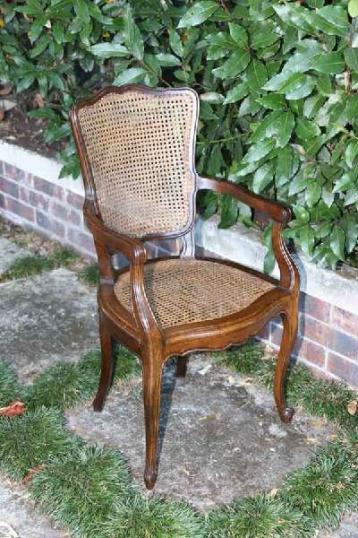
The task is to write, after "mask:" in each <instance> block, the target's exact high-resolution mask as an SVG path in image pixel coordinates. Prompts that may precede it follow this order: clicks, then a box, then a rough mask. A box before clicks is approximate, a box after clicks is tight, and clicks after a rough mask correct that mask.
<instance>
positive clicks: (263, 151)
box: [242, 139, 275, 164]
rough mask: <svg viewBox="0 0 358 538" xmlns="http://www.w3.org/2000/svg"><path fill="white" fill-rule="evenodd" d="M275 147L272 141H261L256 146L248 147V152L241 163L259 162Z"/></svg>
mask: <svg viewBox="0 0 358 538" xmlns="http://www.w3.org/2000/svg"><path fill="white" fill-rule="evenodd" d="M274 147H275V141H274V140H268V139H266V140H262V141H260V142H258V143H257V144H253V145H252V146H250V148H249V151H248V152H247V154H246V155H245V157H244V158H243V160H242V162H243V163H247V164H250V163H255V162H256V161H260V160H261V159H263V158H264V157H266V155H268V154H269V153H270V151H271V150H272V149H273V148H274Z"/></svg>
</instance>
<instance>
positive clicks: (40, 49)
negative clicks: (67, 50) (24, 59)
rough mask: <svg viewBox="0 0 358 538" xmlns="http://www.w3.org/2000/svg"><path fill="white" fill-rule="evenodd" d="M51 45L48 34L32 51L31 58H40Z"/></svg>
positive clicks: (41, 38) (42, 37)
mask: <svg viewBox="0 0 358 538" xmlns="http://www.w3.org/2000/svg"><path fill="white" fill-rule="evenodd" d="M49 43H50V38H49V36H48V35H47V34H45V35H43V36H41V37H40V39H39V40H38V41H37V43H36V46H35V47H34V48H33V49H31V50H30V53H29V56H30V58H36V57H37V56H40V54H42V53H43V52H44V50H46V49H47V47H48V45H49Z"/></svg>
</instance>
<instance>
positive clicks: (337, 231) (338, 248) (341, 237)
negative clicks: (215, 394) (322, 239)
mask: <svg viewBox="0 0 358 538" xmlns="http://www.w3.org/2000/svg"><path fill="white" fill-rule="evenodd" d="M329 244H330V247H331V249H332V252H333V254H335V255H336V256H337V258H339V259H340V260H344V258H345V244H346V234H345V231H344V230H343V228H341V227H340V226H335V227H334V228H333V230H332V233H331V238H330V243H329Z"/></svg>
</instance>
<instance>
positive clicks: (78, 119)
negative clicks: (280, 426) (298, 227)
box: [70, 84, 299, 489]
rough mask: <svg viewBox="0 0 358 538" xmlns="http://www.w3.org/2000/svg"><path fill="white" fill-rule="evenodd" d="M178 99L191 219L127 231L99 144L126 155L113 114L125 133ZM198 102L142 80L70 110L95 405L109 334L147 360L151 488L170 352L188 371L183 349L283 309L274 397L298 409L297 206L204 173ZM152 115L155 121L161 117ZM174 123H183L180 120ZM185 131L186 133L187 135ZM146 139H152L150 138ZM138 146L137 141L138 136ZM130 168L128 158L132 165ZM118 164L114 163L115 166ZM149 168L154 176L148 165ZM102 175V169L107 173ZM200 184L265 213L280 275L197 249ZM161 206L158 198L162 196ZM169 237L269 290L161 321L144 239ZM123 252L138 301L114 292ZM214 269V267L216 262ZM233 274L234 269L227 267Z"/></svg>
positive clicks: (214, 345)
mask: <svg viewBox="0 0 358 538" xmlns="http://www.w3.org/2000/svg"><path fill="white" fill-rule="evenodd" d="M133 96H134V97H133ZM127 98H128V99H131V98H133V99H134V100H135V99H139V100H140V103H139V104H140V106H139V108H138V111H139V112H138V111H135V112H136V113H133V110H130V111H129V112H128V110H127V109H126V108H125V103H126V99H127ZM171 99H172V101H173V103H174V104H173V107H174V108H171V109H170V110H171V113H173V110H174V109H175V106H176V103H177V102H181V101H180V100H181V99H186V100H187V102H186V103H185V106H190V114H189V113H188V110H189V109H185V110H184V112H185V114H188V116H187V123H188V125H187V129H186V130H185V129H184V130H182V131H180V129H179V130H178V129H177V130H178V133H179V134H178V136H179V142H180V143H181V144H182V145H183V147H185V148H186V150H187V153H186V157H185V159H184V161H185V162H184V168H185V169H186V171H187V172H188V174H189V178H190V181H191V185H190V188H189V189H188V190H187V192H186V193H185V196H186V200H187V215H186V217H185V218H186V219H187V220H186V222H184V221H183V222H181V223H179V225H178V227H177V229H174V230H173V229H164V230H163V229H159V230H156V229H155V227H154V229H149V231H148V229H145V230H144V231H143V230H139V232H137V233H136V232H135V231H134V232H133V230H130V231H128V229H126V227H127V228H128V226H129V224H130V221H131V217H130V214H129V217H128V216H126V215H127V214H126V215H125V218H124V220H123V219H122V224H121V225H120V226H119V227H118V226H117V227H116V226H112V225H111V222H110V219H109V218H108V217H107V218H104V213H106V211H107V207H106V202H105V201H104V202H103V196H102V201H100V196H99V194H98V191H99V190H100V188H101V183H100V180H99V179H98V178H97V179H96V174H97V175H98V170H100V171H101V170H102V169H101V163H99V162H98V161H100V160H101V151H102V150H103V159H106V158H107V159H109V160H110V159H111V158H117V155H118V154H120V153H121V147H120V146H121V143H124V142H121V143H119V144H118V146H117V147H116V146H113V145H112V146H111V145H110V144H109V139H110V138H111V131H112V129H113V128H114V127H113V125H114V124H113V121H114V122H115V124H116V125H117V126H118V124H121V122H122V120H123V125H119V128H123V130H124V131H125V134H124V136H127V135H128V136H130V133H129V127H128V122H127V123H126V121H128V118H133V123H134V126H133V128H134V130H136V129H140V128H141V125H140V118H141V117H142V116H141V114H142V113H143V110H144V111H145V106H148V107H149V108H148V111H149V112H150V113H151V114H153V113H154V114H155V113H156V110H157V108H156V107H158V106H159V107H160V106H162V104H163V103H166V102H167V101H170V100H171ZM176 100H177V101H176ZM112 101H113V102H112ZM117 101H118V102H117ZM133 102H134V101H133ZM106 103H108V106H110V105H111V106H112V105H113V107H114V108H112V109H110V112H109V115H107V117H105V118H104V119H103V118H102V119H101V114H102V112H103V111H106ZM113 103H114V104H113ZM121 103H124V104H123V106H124V110H122V109H121V110H120V112H118V114H117V115H116V113H117V112H116V111H117V108H118V106H119V107H121V106H122V105H121ZM188 103H189V105H188ZM143 104H144V107H143ZM151 105H153V106H151ZM116 107H117V108H116ZM140 107H142V108H140ZM150 108H151V110H150ZM198 108H199V103H198V97H197V94H196V93H195V92H194V91H193V90H191V89H188V88H175V89H174V88H172V89H151V88H147V87H146V86H142V85H137V84H135V85H127V86H123V87H107V88H105V89H103V90H102V91H100V92H99V93H98V94H96V95H95V96H94V97H92V98H89V99H87V100H84V101H80V102H78V103H77V104H76V105H75V106H74V107H73V108H72V110H71V113H70V120H71V126H72V131H73V134H74V138H75V142H76V146H77V150H78V154H79V158H80V164H81V170H82V175H83V180H84V184H85V193H86V196H85V204H84V217H85V221H86V223H87V225H88V227H89V229H90V230H91V232H92V234H93V238H94V243H95V247H96V250H97V255H98V262H99V269H100V284H99V288H98V307H99V327H100V342H101V351H102V366H101V376H100V383H99V388H98V392H97V395H96V397H95V400H94V403H93V405H94V409H95V410H96V411H101V410H102V408H103V405H104V401H105V397H106V394H107V392H108V389H109V387H110V384H111V380H112V370H113V362H112V341H113V339H115V340H117V341H120V342H121V343H123V344H124V345H125V346H127V347H128V348H129V349H131V350H132V351H133V352H135V353H136V354H137V355H138V356H139V357H140V359H141V362H142V371H143V398H144V415H145V432H146V462H145V472H144V480H145V484H146V487H147V488H148V489H152V488H153V487H154V485H155V482H156V478H157V466H158V461H157V445H158V433H159V418H160V392H161V376H162V367H163V364H164V363H165V361H166V360H167V359H168V358H169V357H171V356H177V357H178V358H177V375H178V376H185V373H186V369H187V358H186V354H188V353H190V352H193V351H196V350H213V349H225V348H226V347H228V346H230V345H233V344H238V343H240V342H243V341H245V340H247V339H248V338H249V337H251V336H255V335H257V333H258V332H259V331H260V330H261V329H262V328H263V327H264V326H265V325H266V324H267V322H268V321H269V320H270V319H271V318H273V317H275V316H278V315H280V316H281V318H282V321H283V336H282V343H281V347H280V350H279V354H278V359H277V364H276V368H275V373H274V398H275V401H276V406H277V409H278V413H279V416H280V418H281V420H282V421H283V422H286V423H287V422H290V421H291V419H292V416H293V410H292V409H291V408H289V407H287V406H286V402H285V392H284V384H285V377H286V374H287V369H288V365H289V360H290V355H291V352H292V349H293V346H294V343H295V339H296V334H297V319H298V297H299V273H298V270H297V268H296V266H295V264H294V262H293V260H292V258H291V256H290V254H289V252H288V250H287V247H286V245H285V242H284V240H283V237H282V230H283V227H284V226H285V225H286V224H287V223H288V222H289V220H290V219H291V210H290V208H289V207H287V206H286V205H284V204H281V203H279V202H277V201H272V200H268V199H265V198H263V197H262V196H259V195H256V194H253V193H251V192H250V191H248V190H247V189H245V188H243V187H241V186H239V185H236V184H233V183H231V182H229V181H222V180H219V179H215V178H211V177H200V176H199V175H198V174H197V172H196V170H195V163H194V154H195V140H196V126H197V120H198ZM126 110H127V112H126ZM158 110H159V109H158ZM153 111H154V112H153ZM137 112H138V113H137ZM144 113H145V112H144ZM167 113H168V111H167V109H166V110H165V114H167ZM88 114H91V116H90V120H88V121H87V115H88ZM165 114H164V115H165ZM169 115H170V114H169ZM174 116H175V114H174ZM153 117H154V116H152V120H151V121H154V120H153ZM138 121H139V123H138ZM175 121H178V119H176V120H175ZM86 122H87V123H86ZM111 122H112V123H111ZM150 125H152V124H151V123H150V124H147V125H146V130H148V129H149V130H150ZM166 125H167V124H166ZM101 126H102V127H103V126H105V128H104V132H102V131H101V128H102V127H101ZM108 126H109V127H108ZM130 127H131V126H130ZM169 128H170V129H173V125H172V124H170V125H169ZM126 131H127V132H126ZM179 131H180V132H179ZM184 131H185V132H184ZM151 136H155V134H154V135H152V134H151V135H150V137H151ZM181 136H182V139H181V138H180V137H181ZM122 140H124V139H122ZM141 140H143V138H139V141H141ZM163 140H164V139H163V138H162V141H161V142H160V143H161V144H163V143H164V142H163ZM149 141H150V143H152V142H151V138H149ZM139 143H141V142H139ZM143 143H144V144H145V143H146V142H143ZM91 144H92V145H93V144H99V146H100V150H99V152H98V151H97V154H96V155H93V152H92V154H91V151H92V150H91ZM108 144H109V145H108ZM136 144H138V140H137V142H136ZM154 146H155V144H154ZM128 147H129V149H128V148H127V150H126V152H127V155H128V151H132V149H133V148H132V146H128ZM158 148H159V146H157V147H154V150H153V151H155V152H156V151H159V149H158ZM141 155H142V154H141ZM126 158H127V157H126V155H124V157H123V156H122V161H123V159H126ZM149 159H150V157H149ZM122 161H121V162H122ZM150 164H151V163H150V162H148V163H147V164H146V166H148V168H149V169H150ZM132 165H133V163H132ZM129 166H131V163H130V164H129ZM115 167H116V163H115V164H114V168H115ZM112 168H113V165H112ZM126 170H130V168H128V167H127V169H126ZM102 171H103V170H102ZM112 172H113V170H112ZM112 172H111V173H112ZM121 173H122V174H123V170H122V172H121V170H114V176H113V177H115V178H117V179H116V180H113V181H114V183H115V184H114V188H117V187H118V184H119V183H116V181H118V182H120V181H121V177H120V176H121ZM129 173H130V172H129ZM148 173H151V174H152V172H150V171H149V172H148ZM155 173H157V172H154V175H153V176H152V177H151V181H152V182H154V181H155ZM173 173H174V171H173ZM104 174H106V170H104ZM105 177H106V176H103V178H105ZM113 181H112V183H113ZM112 183H111V184H112ZM112 186H113V185H112ZM126 188H128V187H126ZM201 189H209V190H212V191H215V192H217V193H222V194H228V195H231V196H233V197H235V198H236V199H237V200H239V201H241V202H243V203H244V204H247V205H249V206H250V207H251V208H253V209H254V210H256V211H258V212H260V213H263V214H265V215H266V216H267V217H269V218H270V219H271V220H272V221H273V227H272V244H273V250H274V254H275V257H276V260H277V263H278V266H279V269H280V278H279V280H277V279H274V278H271V277H269V276H267V275H264V274H262V273H259V272H257V271H253V270H251V269H248V268H245V267H243V266H241V265H239V264H235V263H232V262H226V261H223V260H217V259H211V258H200V257H198V256H195V250H194V247H195V244H194V234H193V230H194V222H195V196H196V194H197V192H198V191H199V190H201ZM122 194H123V193H122ZM123 196H124V197H123V200H122V201H121V202H120V203H119V204H117V206H116V207H115V208H114V212H115V214H116V211H117V210H118V211H120V210H122V209H121V208H122V202H123V204H125V196H126V194H125V193H124V195H123ZM131 203H132V202H131ZM158 204H160V201H159V202H158ZM140 207H143V206H140ZM155 208H156V206H153V208H152V209H153V211H155ZM132 209H133V218H134V216H135V213H136V212H138V211H141V209H140V208H139V209H138V208H137V206H136V203H135V201H134V202H133V208H132ZM164 210H165V208H164ZM174 213H175V211H174ZM106 215H107V213H106ZM126 219H127V220H126ZM123 223H124V224H123ZM126 224H128V226H126ZM121 228H122V229H121ZM123 228H124V230H123ZM149 228H150V226H149ZM168 238H181V239H182V244H183V248H182V251H181V253H180V256H179V258H176V259H179V260H185V259H187V260H197V263H199V262H200V263H204V262H210V263H211V264H215V267H219V268H220V270H222V271H223V270H227V271H230V270H233V268H234V269H235V270H238V271H240V272H241V273H240V274H244V275H248V276H247V278H251V277H252V278H255V279H256V280H255V281H257V282H259V281H260V282H262V283H264V285H267V286H269V289H267V290H264V292H263V293H261V294H260V295H259V296H258V297H257V298H256V299H255V300H253V301H252V302H251V303H250V304H248V305H246V306H245V307H244V308H241V309H239V310H238V311H235V312H233V313H230V314H229V315H223V316H221V317H220V316H219V317H216V318H215V319H210V316H209V319H201V320H199V321H194V322H184V323H180V324H178V325H175V324H173V325H171V326H169V327H163V326H162V325H161V324H160V322H159V321H158V315H157V314H156V312H155V308H154V306H153V304H152V303H151V301H150V299H149V293H148V289H147V286H148V285H147V282H146V277H145V272H146V270H147V267H149V266H153V267H154V265H153V264H157V263H158V259H154V260H150V261H149V260H148V261H147V252H146V248H145V244H144V242H145V241H147V240H150V239H156V240H161V239H168ZM118 252H120V253H122V254H123V255H124V256H125V257H126V258H127V259H128V261H129V266H128V268H126V269H124V270H123V271H122V272H121V274H122V276H123V275H124V276H125V277H126V278H127V287H128V289H129V299H128V300H129V301H131V305H132V308H130V307H128V304H126V305H125V304H124V303H123V302H122V301H121V300H119V298H118V294H117V295H116V293H115V291H116V281H117V278H118V274H117V273H116V271H115V270H114V269H113V266H112V255H113V254H114V253H118ZM210 267H214V266H212V265H210ZM121 274H120V275H121ZM120 275H119V276H120ZM229 278H231V277H230V276H229V273H228V279H229ZM204 302H205V298H204Z"/></svg>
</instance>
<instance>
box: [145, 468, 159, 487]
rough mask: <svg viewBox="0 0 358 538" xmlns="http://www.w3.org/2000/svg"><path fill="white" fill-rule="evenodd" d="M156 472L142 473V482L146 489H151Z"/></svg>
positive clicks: (154, 481) (147, 470)
mask: <svg viewBox="0 0 358 538" xmlns="http://www.w3.org/2000/svg"><path fill="white" fill-rule="evenodd" d="M157 476H158V473H157V470H156V469H155V470H153V469H146V470H145V472H144V482H145V487H146V488H147V489H153V488H154V486H155V483H156V481H157Z"/></svg>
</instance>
